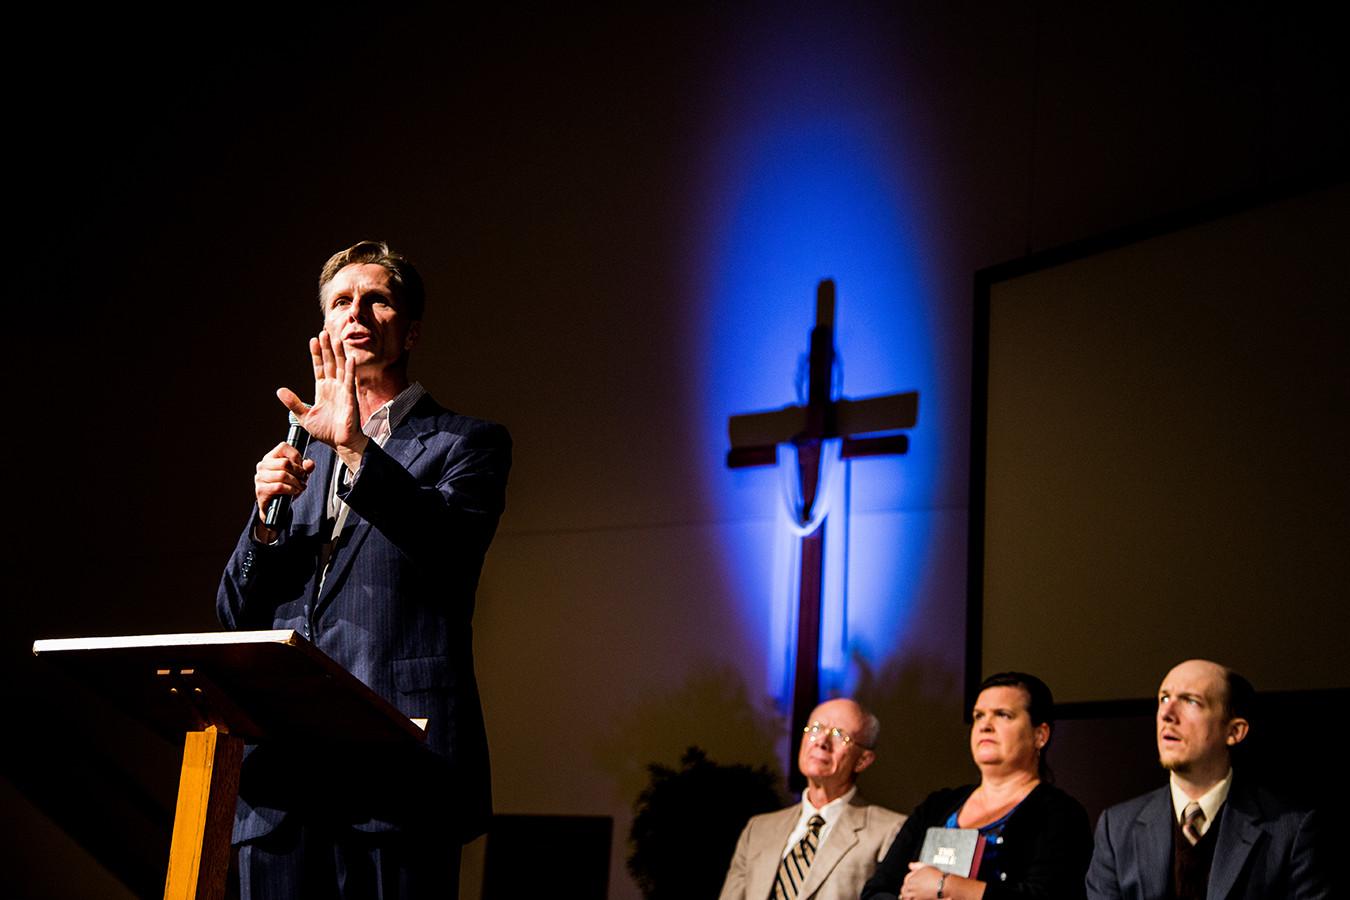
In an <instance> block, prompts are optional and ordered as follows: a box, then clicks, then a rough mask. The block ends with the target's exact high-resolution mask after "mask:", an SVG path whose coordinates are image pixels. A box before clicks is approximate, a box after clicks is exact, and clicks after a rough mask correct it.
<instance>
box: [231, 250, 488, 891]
mask: <svg viewBox="0 0 1350 900" xmlns="http://www.w3.org/2000/svg"><path fill="white" fill-rule="evenodd" d="M424 298H425V294H424V289H423V285H422V279H421V277H420V276H419V275H418V273H417V270H416V269H415V268H413V266H412V265H411V264H410V263H409V262H408V260H407V259H405V258H404V257H403V256H401V255H399V254H398V253H395V252H394V251H392V250H391V249H390V248H389V247H388V246H387V245H386V244H384V243H381V242H371V241H364V242H362V243H359V244H357V245H356V246H354V247H351V248H350V249H347V250H344V251H342V252H341V253H338V254H336V255H335V256H333V257H332V258H331V259H330V260H328V262H327V263H326V264H325V265H324V267H323V270H322V273H321V275H320V278H319V303H320V308H321V311H322V314H323V330H322V331H321V332H320V333H319V335H318V337H316V338H312V339H311V340H310V342H309V349H310V356H311V358H312V361H313V365H314V377H315V384H314V403H313V405H306V404H305V403H303V402H302V401H301V400H300V399H299V398H298V397H297V396H296V394H294V393H293V392H291V391H290V390H288V389H286V388H282V389H281V390H279V391H278V392H277V396H278V397H279V398H280V400H281V402H282V403H283V404H285V405H286V407H287V408H288V409H289V410H291V412H292V413H293V414H294V415H295V416H297V417H298V419H299V422H300V424H301V425H302V426H303V428H304V429H305V431H307V432H308V433H309V434H310V435H311V436H312V438H313V440H312V442H311V443H310V445H309V447H308V449H307V450H306V451H305V452H304V453H303V454H302V453H301V452H300V451H299V450H297V449H296V448H295V447H293V446H291V445H290V444H289V443H281V444H278V445H277V446H276V447H275V448H273V449H272V450H271V451H270V452H269V453H268V454H267V455H266V456H264V457H263V458H262V460H261V461H260V462H259V463H258V465H257V469H256V473H255V475H254V491H255V495H256V500H257V504H256V506H255V508H254V509H253V511H252V514H251V515H250V517H249V520H248V523H247V525H246V526H245V528H244V532H243V534H242V535H241V537H240V539H239V543H238V545H237V546H236V548H235V550H234V554H233V555H232V557H231V558H230V562H229V564H228V566H227V567H226V569H225V574H224V576H223V577H222V579H221V583H220V590H219V593H218V595H217V599H216V609H217V613H218V614H219V616H220V620H221V622H222V623H223V624H224V625H225V627H226V628H229V629H236V630H253V629H294V630H296V631H298V632H300V633H301V634H303V635H305V636H306V637H307V638H308V639H309V640H310V641H312V642H313V643H314V644H315V645H316V646H317V647H318V648H319V649H320V650H322V651H323V652H325V653H326V654H328V655H329V656H331V657H332V658H333V659H335V660H336V661H337V662H339V663H340V664H342V665H343V666H344V667H346V668H347V669H348V670H349V671H351V672H352V673H353V674H354V675H356V677H358V678H360V679H361V680H362V681H363V682H365V684H367V685H368V686H369V687H370V688H372V689H373V690H374V691H375V692H376V693H378V694H380V695H381V696H383V697H384V698H385V699H386V700H388V701H389V702H390V703H392V704H393V705H394V706H395V707H397V708H398V709H400V710H401V711H402V712H403V713H404V714H406V715H407V716H408V717H409V718H412V719H415V720H422V719H425V720H426V726H425V727H426V738H427V739H426V746H425V747H418V746H400V747H385V746H372V745H367V746H362V745H341V744H333V743H325V744H323V745H322V746H317V745H316V746H294V745H280V744H267V743H264V744H260V745H258V746H256V747H253V748H250V751H251V752H249V753H248V754H247V755H246V757H245V760H244V765H243V770H242V774H241V779H240V796H239V805H238V809H237V812H236V816H235V823H234V841H235V843H236V844H239V846H240V852H239V866H240V883H241V884H240V886H241V890H242V892H243V895H244V897H245V898H250V900H259V898H271V897H308V896H325V897H328V896H343V897H356V896H372V897H373V896H385V897H392V896H399V897H420V896H437V897H443V896H446V895H447V894H450V895H453V893H454V885H455V884H456V883H457V879H458V869H459V844H461V843H463V842H465V841H468V840H472V839H473V838H474V837H476V836H478V835H479V834H482V833H483V832H484V831H485V830H486V828H487V823H488V819H489V817H490V816H491V812H492V802H491V795H490V783H489V775H488V755H487V737H486V734H485V732H484V728H483V715H482V709H481V707H480V704H479V699H478V687H477V683H476V681H475V679H474V671H473V655H472V654H473V648H472V633H471V630H470V623H471V619H472V616H473V606H474V592H475V590H476V589H477V585H478V577H479V573H480V571H481V569H482V565H483V557H484V554H485V553H486V551H487V548H488V545H489V543H490V542H491V541H492V537H493V534H494V533H495V532H496V529H497V522H498V519H499V518H500V516H501V513H502V509H503V506H504V504H505V492H506V479H507V473H508V470H509V469H510V466H511V440H510V437H509V436H508V435H507V432H506V429H505V428H503V427H502V426H500V425H496V424H493V423H491V422H485V421H482V420H480V419H474V418H470V417H468V416H461V415H457V414H456V413H453V412H451V411H449V410H447V409H444V408H442V407H440V406H438V405H437V404H436V403H435V402H434V401H433V400H432V399H431V397H430V396H429V395H428V394H427V393H426V391H425V390H423V388H422V386H421V385H420V384H417V383H411V384H410V383H409V381H408V375H407V372H408V357H409V355H410V353H411V351H412V349H413V348H414V347H415V346H416V345H417V341H418V339H419V337H420V336H421V319H422V310H423V304H424ZM278 501H279V502H278ZM274 504H275V506H274ZM283 507H285V508H284V509H283ZM269 509H270V510H271V511H272V519H271V521H272V523H273V524H272V525H271V526H269V525H268V524H267V522H268V513H269ZM335 748H336V749H335Z"/></svg>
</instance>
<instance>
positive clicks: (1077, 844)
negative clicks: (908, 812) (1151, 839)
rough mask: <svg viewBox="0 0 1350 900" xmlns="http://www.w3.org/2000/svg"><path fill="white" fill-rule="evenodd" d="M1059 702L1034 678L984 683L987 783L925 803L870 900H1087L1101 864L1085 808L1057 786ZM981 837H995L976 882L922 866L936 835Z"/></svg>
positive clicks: (980, 718)
mask: <svg viewBox="0 0 1350 900" xmlns="http://www.w3.org/2000/svg"><path fill="white" fill-rule="evenodd" d="M1053 720H1054V699H1053V698H1052V697H1051V695H1050V689H1049V688H1048V687H1046V686H1045V682H1043V681H1041V680H1040V679H1039V678H1037V677H1035V676H1034V675H1027V674H1025V673H1023V672H1001V673H999V674H998V675H991V676H989V677H988V678H986V679H985V680H984V682H983V683H981V684H980V691H979V696H978V697H977V698H976V700H975V709H974V723H973V724H972V725H971V729H970V752H971V755H972V756H974V757H975V764H976V765H977V766H979V767H980V783H979V784H977V785H966V786H965V787H960V788H955V789H951V790H942V791H937V792H935V793H933V794H930V795H929V797H928V799H927V800H925V801H923V802H922V803H920V804H919V807H918V808H917V809H916V810H914V815H912V816H910V817H909V819H908V820H907V821H906V822H905V825H904V827H903V828H901V829H900V834H899V836H897V837H896V839H895V842H894V843H892V844H891V849H890V852H888V853H887V854H886V858H885V859H884V860H882V862H881V865H880V866H878V867H877V871H876V874H874V875H873V876H872V878H871V880H870V881H868V882H867V885H866V886H865V887H864V888H863V892H862V896H863V900H868V898H871V897H877V898H887V900H891V898H896V897H900V898H903V900H946V898H949V897H950V898H956V900H979V898H984V900H997V898H1000V897H1037V898H1042V897H1043V898H1055V900H1058V898H1075V900H1076V898H1081V897H1083V896H1084V895H1085V891H1084V888H1083V877H1084V876H1085V875H1086V874H1087V868H1088V862H1089V861H1090V860H1091V859H1092V832H1091V830H1090V829H1089V827H1088V818H1087V813H1086V812H1084V811H1083V807H1082V805H1081V804H1080V803H1079V802H1078V801H1077V800H1075V799H1073V798H1072V797H1070V796H1069V795H1068V794H1066V793H1064V792H1063V791H1061V790H1060V789H1059V788H1057V787H1055V786H1053V785H1051V784H1049V783H1048V781H1047V778H1048V772H1049V770H1048V768H1047V767H1046V764H1045V749H1046V747H1047V746H1048V745H1049V743H1050V731H1051V726H1052V724H1053ZM933 827H936V828H977V829H979V831H980V834H981V835H983V836H984V838H985V845H984V856H983V858H982V859H981V861H980V866H979V871H978V872H977V873H976V874H977V877H976V878H965V877H963V876H961V875H949V874H947V873H945V872H942V871H941V870H939V869H935V868H933V867H932V866H927V865H924V864H922V863H920V862H918V861H917V860H918V858H919V852H920V851H921V850H922V848H923V839H924V836H925V834H926V833H927V831H928V829H929V828H933Z"/></svg>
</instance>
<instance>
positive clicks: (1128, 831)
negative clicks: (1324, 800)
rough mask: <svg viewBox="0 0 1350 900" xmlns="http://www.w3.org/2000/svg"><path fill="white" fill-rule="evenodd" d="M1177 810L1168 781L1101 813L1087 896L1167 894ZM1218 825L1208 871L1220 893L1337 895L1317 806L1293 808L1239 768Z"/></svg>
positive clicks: (1253, 898)
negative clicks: (1175, 809)
mask: <svg viewBox="0 0 1350 900" xmlns="http://www.w3.org/2000/svg"><path fill="white" fill-rule="evenodd" d="M1175 815H1176V813H1175V812H1174V810H1173V808H1172V792H1171V788H1170V787H1167V786H1164V787H1162V788H1160V789H1158V790H1156V791H1153V792H1152V793H1149V794H1145V795H1144V796H1142V797H1136V798H1135V799H1133V800H1127V801H1126V802H1124V803H1121V804H1118V805H1116V806H1113V807H1111V808H1110V809H1108V810H1107V811H1106V812H1104V813H1102V817H1101V819H1100V820H1098V822H1097V838H1096V850H1095V851H1094V852H1093V854H1092V865H1091V866H1090V867H1089V868H1088V874H1087V895H1088V900H1108V898H1109V900H1152V898H1162V897H1164V896H1166V894H1167V885H1168V881H1169V879H1170V876H1171V870H1172V838H1173V832H1174V830H1175V827H1176V825H1175V821H1174V818H1173V817H1174V816H1175ZM1218 829H1219V834H1218V840H1217V842H1216V843H1215V845H1214V862H1213V863H1212V864H1211V866H1210V870H1209V892H1208V896H1209V897H1211V898H1214V900H1238V898H1246V900H1259V898H1267V897H1269V898H1275V897H1279V898H1300V900H1304V898H1308V900H1310V898H1324V897H1331V896H1332V889H1331V886H1330V884H1329V882H1328V877H1329V873H1328V871H1327V870H1326V868H1325V867H1324V866H1325V864H1326V860H1325V859H1323V858H1321V857H1322V855H1323V854H1324V853H1325V852H1326V848H1324V847H1321V846H1320V845H1319V842H1320V840H1321V839H1322V837H1321V835H1320V834H1319V830H1318V827H1317V816H1316V814H1315V813H1313V812H1308V811H1306V810H1299V809H1296V808H1293V807H1291V806H1289V805H1288V804H1286V803H1284V802H1283V801H1282V800H1280V799H1279V798H1278V797H1276V796H1275V795H1274V794H1272V793H1270V792H1269V791H1266V790H1264V789H1262V788H1261V787H1259V786H1257V785H1255V784H1253V783H1252V782H1251V781H1249V780H1244V779H1243V778H1242V777H1241V776H1240V774H1237V773H1235V774H1234V775H1233V787H1232V788H1231V789H1230V790H1229V792H1228V799H1227V800H1225V801H1224V804H1223V807H1222V812H1221V814H1220V816H1219V824H1218Z"/></svg>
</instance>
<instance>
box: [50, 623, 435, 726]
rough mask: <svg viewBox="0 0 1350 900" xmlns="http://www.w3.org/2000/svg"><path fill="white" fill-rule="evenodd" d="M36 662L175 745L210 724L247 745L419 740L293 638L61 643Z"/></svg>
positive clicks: (395, 714) (280, 634)
mask: <svg viewBox="0 0 1350 900" xmlns="http://www.w3.org/2000/svg"><path fill="white" fill-rule="evenodd" d="M33 653H34V654H35V655H37V656H39V657H41V658H43V659H45V660H47V661H48V662H50V663H51V664H52V665H54V666H56V667H57V668H58V669H60V670H61V671H63V672H65V673H67V674H68V675H70V676H71V677H73V678H74V679H75V680H77V681H79V682H80V683H82V684H84V685H85V686H86V687H88V688H90V689H91V690H93V691H94V692H95V693H97V694H99V695H101V696H103V697H105V698H106V699H108V700H109V701H111V702H112V703H113V704H114V705H116V706H118V707H120V708H121V709H122V710H124V711H125V712H127V713H128V714H129V715H131V716H132V717H133V718H135V719H137V720H138V721H140V722H142V723H143V724H145V725H146V726H148V727H149V728H150V729H151V730H153V731H156V732H158V733H159V734H161V735H163V736H164V737H166V738H168V739H169V740H172V741H175V742H177V741H181V740H182V739H183V735H184V734H185V733H186V732H188V731H193V730H199V729H200V728H202V727H204V725H205V724H206V723H208V722H209V723H210V724H216V725H217V727H220V728H221V729H222V730H224V731H228V732H229V733H232V734H237V735H239V736H241V737H244V738H245V739H246V740H248V741H250V742H256V741H260V740H265V739H277V740H300V741H308V740H315V741H319V740H322V741H332V740H339V741H374V742H380V743H387V742H402V743H415V742H420V741H423V740H425V739H426V735H425V733H424V732H423V731H422V729H420V728H418V727H417V725H415V724H414V723H413V722H412V720H410V719H409V718H408V717H407V716H405V715H404V714H403V713H401V712H399V711H398V710H397V709H396V708H394V706H393V705H392V704H390V703H389V702H388V701H386V700H385V699H384V698H383V697H381V696H379V695H378V694H376V693H375V692H374V691H372V690H371V689H370V688H369V687H367V686H366V685H365V684H363V683H362V682H361V681H360V680H359V679H358V678H357V677H356V676H355V675H352V674H351V673H350V672H348V671H347V670H346V669H344V668H343V667H342V666H340V665H338V664H337V663H336V662H335V661H334V660H333V659H332V658H331V657H329V656H328V655H326V654H325V653H323V652H322V651H321V650H319V649H318V648H317V647H315V646H314V645H313V644H311V643H310V642H309V641H307V640H306V639H305V638H304V637H302V636H301V635H300V634H298V633H297V632H295V631H289V630H282V631H231V632H212V633H206V634H154V635H136V636H128V637H86V638H65V639H58V640H42V641H36V642H34V644H33Z"/></svg>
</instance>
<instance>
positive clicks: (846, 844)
mask: <svg viewBox="0 0 1350 900" xmlns="http://www.w3.org/2000/svg"><path fill="white" fill-rule="evenodd" d="M866 826H867V809H866V804H865V803H864V802H863V801H862V800H861V799H860V798H859V796H858V795H857V794H854V795H853V800H852V801H850V802H849V804H848V805H847V806H845V807H844V810H843V812H841V813H840V814H839V818H838V819H837V820H836V821H835V823H834V824H833V825H832V826H830V836H829V838H828V839H827V840H826V841H825V842H824V843H823V844H821V845H820V847H819V848H818V849H817V850H816V858H815V859H814V860H813V861H812V862H811V868H809V869H807V870H806V881H805V882H804V883H803V884H802V889H801V891H800V892H799V893H798V895H797V896H799V897H810V896H811V895H812V894H814V893H815V892H816V891H818V890H820V886H821V885H823V884H824V883H825V878H826V877H827V876H828V875H829V874H830V872H832V871H834V867H835V866H837V865H838V864H839V860H841V859H843V858H844V854H846V853H848V852H849V851H850V850H852V849H853V848H854V847H856V846H857V845H858V832H859V831H861V830H862V829H863V828H865V827H866Z"/></svg>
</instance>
